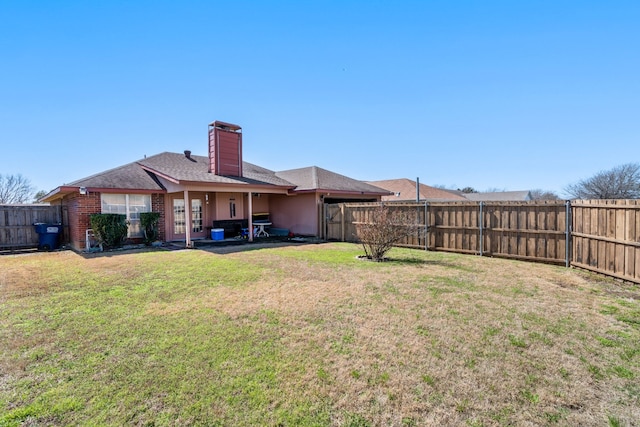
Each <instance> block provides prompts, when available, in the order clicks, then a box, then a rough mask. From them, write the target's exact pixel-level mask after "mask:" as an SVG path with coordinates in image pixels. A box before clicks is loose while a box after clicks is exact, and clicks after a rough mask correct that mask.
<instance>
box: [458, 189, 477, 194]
mask: <svg viewBox="0 0 640 427" xmlns="http://www.w3.org/2000/svg"><path fill="white" fill-rule="evenodd" d="M458 191H462V192H463V193H465V194H469V193H477V192H478V190H476V189H475V188H473V187H464V188H462V189H460V188H458Z"/></svg>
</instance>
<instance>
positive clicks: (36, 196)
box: [33, 190, 47, 203]
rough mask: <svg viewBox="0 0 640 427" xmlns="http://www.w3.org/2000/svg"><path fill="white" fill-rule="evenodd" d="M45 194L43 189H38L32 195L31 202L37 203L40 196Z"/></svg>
mask: <svg viewBox="0 0 640 427" xmlns="http://www.w3.org/2000/svg"><path fill="white" fill-rule="evenodd" d="M46 195H47V192H46V191H44V190H40V191H38V192H37V193H36V195H35V196H33V202H34V203H38V200H40V199H41V198H43V197H44V196H46Z"/></svg>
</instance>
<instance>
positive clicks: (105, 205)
mask: <svg viewBox="0 0 640 427" xmlns="http://www.w3.org/2000/svg"><path fill="white" fill-rule="evenodd" d="M101 200H102V213H115V214H123V215H125V216H126V217H127V221H128V222H129V231H128V234H127V235H128V237H142V230H141V228H140V213H141V212H151V196H150V195H149V194H102V195H101Z"/></svg>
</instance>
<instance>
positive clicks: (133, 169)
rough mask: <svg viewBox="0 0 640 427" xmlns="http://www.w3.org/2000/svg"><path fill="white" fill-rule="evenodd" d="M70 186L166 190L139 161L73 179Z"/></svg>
mask: <svg viewBox="0 0 640 427" xmlns="http://www.w3.org/2000/svg"><path fill="white" fill-rule="evenodd" d="M66 185H68V186H73V187H94V188H122V189H128V190H157V191H161V190H164V187H163V186H162V184H160V182H158V180H157V179H155V177H154V176H153V175H152V174H150V173H148V172H146V171H145V170H144V169H142V168H141V167H140V165H138V164H137V163H129V164H126V165H124V166H120V167H117V168H114V169H109V170H107V171H104V172H100V173H97V174H95V175H91V176H89V177H86V178H82V179H79V180H77V181H73V182H71V183H69V184H66Z"/></svg>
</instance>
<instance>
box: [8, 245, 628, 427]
mask: <svg viewBox="0 0 640 427" xmlns="http://www.w3.org/2000/svg"><path fill="white" fill-rule="evenodd" d="M358 251H359V249H358V247H356V246H353V245H347V244H323V245H308V246H307V245H305V246H299V247H282V248H272V249H267V250H260V251H250V252H236V253H227V254H216V253H207V252H203V251H197V252H195V251H194V252H192V253H194V254H196V255H194V256H197V257H199V258H198V259H199V260H198V262H200V263H207V262H215V261H216V260H219V259H224V260H226V261H238V262H239V263H241V264H242V265H245V266H246V268H247V269H253V270H255V272H256V274H257V279H256V280H252V281H251V283H249V284H245V285H243V286H217V287H206V288H202V289H198V290H197V291H196V292H193V293H190V294H188V295H184V296H182V297H180V298H173V299H165V300H156V301H151V302H149V303H148V304H147V305H146V306H145V307H143V309H144V312H145V313H146V314H147V315H149V316H179V315H180V313H187V312H194V311H206V312H215V313H223V314H224V315H225V316H227V317H228V318H229V319H230V320H231V321H233V322H236V323H243V322H245V323H246V324H248V325H253V324H255V322H259V323H264V324H270V325H272V326H273V328H274V330H275V331H277V334H279V340H280V342H282V343H284V344H285V345H286V348H287V357H290V358H291V359H292V360H294V361H295V360H297V361H301V362H302V363H304V364H305V365H306V369H305V370H304V372H299V373H298V374H297V375H292V376H290V377H288V378H285V379H284V380H285V381H284V383H285V384H286V385H285V386H283V389H282V395H283V396H285V398H286V396H291V395H302V396H305V397H307V398H308V399H311V400H313V399H316V400H318V399H319V400H320V401H322V402H325V403H326V405H328V406H329V407H330V414H331V415H330V424H333V425H380V426H383V425H384V426H387V425H392V426H401V425H478V426H479V425H484V426H489V425H581V426H585V425H586V426H591V425H593V426H596V425H607V424H608V423H611V424H612V425H615V424H616V423H619V425H636V423H637V420H638V419H640V409H639V408H640V387H638V386H637V378H638V376H640V370H639V365H640V360H639V359H640V327H639V326H638V323H637V322H638V319H637V317H633V316H637V315H638V313H640V304H639V303H638V298H639V296H640V291H639V290H638V288H637V287H635V286H632V285H627V284H623V283H620V282H616V281H613V280H608V279H603V278H601V277H598V276H594V275H591V274H588V273H585V272H582V271H578V270H573V269H565V268H561V267H554V266H548V265H542V264H533V263H524V262H516V261H510V260H503V259H490V258H480V257H474V256H460V255H452V254H443V253H425V252H419V251H409V250H397V249H394V250H393V251H392V252H391V253H390V257H391V259H392V261H390V262H385V263H368V262H367V261H358V260H356V259H355V256H354V254H357V253H358ZM321 253H322V254H323V256H319V255H320V254H321ZM326 253H332V254H336V255H335V257H331V256H329V257H325V256H324V254H326ZM175 254H176V253H158V254H157V256H156V257H155V258H150V257H148V256H145V257H141V256H135V255H133V256H128V255H125V256H114V257H97V258H93V259H84V258H81V257H78V256H77V255H74V254H51V255H46V256H42V260H43V262H46V260H47V259H48V257H55V256H57V257H68V258H69V261H70V262H73V263H75V264H76V267H77V269H78V270H79V271H82V272H85V274H86V272H90V273H91V274H101V275H102V276H105V275H106V276H113V280H117V281H118V282H119V283H120V282H122V283H125V282H126V281H127V280H129V279H132V278H134V277H136V276H139V275H140V270H141V269H142V270H144V269H150V268H151V266H150V265H149V263H156V262H158V263H162V262H164V263H166V262H170V261H171V258H172V257H175ZM345 254H346V257H345ZM38 256H40V255H38ZM345 260H346V261H345ZM0 262H2V261H1V260H0ZM2 265H3V270H2V271H3V272H2V273H0V286H2V291H3V292H4V293H5V300H6V298H7V295H9V296H10V298H21V297H24V296H26V295H31V294H33V293H46V292H55V289H54V288H51V287H50V286H52V285H51V284H52V283H53V281H51V276H50V275H49V274H48V273H44V272H42V269H39V268H35V267H33V266H28V267H24V266H23V265H21V263H20V262H7V261H4V262H2ZM34 268H35V270H34ZM32 285H33V286H32ZM0 302H1V301H0ZM622 315H625V316H627V317H628V318H630V319H631V320H630V321H624V320H620V319H621V316H622ZM634 319H635V320H634ZM619 367H623V368H624V371H622V372H623V373H625V375H616V372H617V371H616V369H617V368H619ZM634 384H635V385H634ZM358 423H360V424H358Z"/></svg>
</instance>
